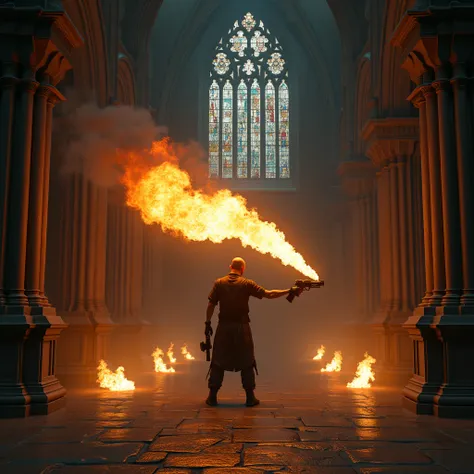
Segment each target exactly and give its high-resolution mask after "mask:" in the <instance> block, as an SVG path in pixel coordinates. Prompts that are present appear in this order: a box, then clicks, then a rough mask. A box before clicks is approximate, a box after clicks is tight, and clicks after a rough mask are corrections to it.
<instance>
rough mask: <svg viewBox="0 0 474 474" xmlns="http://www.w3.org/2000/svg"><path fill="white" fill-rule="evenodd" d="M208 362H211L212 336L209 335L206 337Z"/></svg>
mask: <svg viewBox="0 0 474 474" xmlns="http://www.w3.org/2000/svg"><path fill="white" fill-rule="evenodd" d="M206 346H207V349H206V361H207V362H209V361H210V360H211V347H212V346H211V336H210V335H207V336H206Z"/></svg>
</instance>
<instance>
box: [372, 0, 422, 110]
mask: <svg viewBox="0 0 474 474" xmlns="http://www.w3.org/2000/svg"><path fill="white" fill-rule="evenodd" d="M413 3H414V0H399V1H397V2H387V3H386V7H385V14H384V26H383V30H382V48H381V49H380V51H381V58H380V64H381V66H380V67H381V74H380V76H379V81H380V102H379V106H380V112H381V114H382V115H383V116H397V115H398V116H399V115H409V114H408V113H407V112H409V111H410V110H411V106H410V103H409V102H408V101H407V100H406V99H407V97H408V96H409V95H410V92H411V88H412V86H411V82H410V78H409V76H408V74H407V73H406V71H404V70H403V69H402V67H401V51H400V50H399V48H395V47H394V46H393V45H392V43H391V40H392V35H393V32H394V30H395V28H396V27H397V25H398V23H399V22H400V20H401V18H402V16H403V14H404V13H405V11H406V10H407V9H408V8H410V7H411V6H412V5H413Z"/></svg>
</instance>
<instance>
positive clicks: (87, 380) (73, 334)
mask: <svg viewBox="0 0 474 474" xmlns="http://www.w3.org/2000/svg"><path fill="white" fill-rule="evenodd" d="M63 318H64V320H65V321H66V322H67V323H68V329H67V330H66V331H64V333H63V335H62V337H61V341H60V343H59V344H58V364H57V374H58V377H59V379H60V380H61V381H62V383H64V385H65V386H66V387H83V388H91V387H95V386H97V366H98V365H99V361H100V360H101V359H104V360H107V357H108V354H109V338H110V333H111V331H112V328H113V323H112V321H111V320H110V317H109V315H108V313H106V312H93V311H77V312H65V313H63Z"/></svg>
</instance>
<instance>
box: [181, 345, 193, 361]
mask: <svg viewBox="0 0 474 474" xmlns="http://www.w3.org/2000/svg"><path fill="white" fill-rule="evenodd" d="M181 354H183V355H184V357H185V359H186V360H194V357H193V356H192V355H191V353H190V352H189V351H188V346H187V345H186V344H185V345H184V346H183V347H182V348H181Z"/></svg>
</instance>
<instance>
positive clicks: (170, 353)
mask: <svg viewBox="0 0 474 474" xmlns="http://www.w3.org/2000/svg"><path fill="white" fill-rule="evenodd" d="M173 348H174V344H173V343H170V346H169V347H168V352H167V353H166V355H167V356H168V359H169V360H170V364H174V363H175V362H176V358H175V356H174V354H173Z"/></svg>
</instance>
